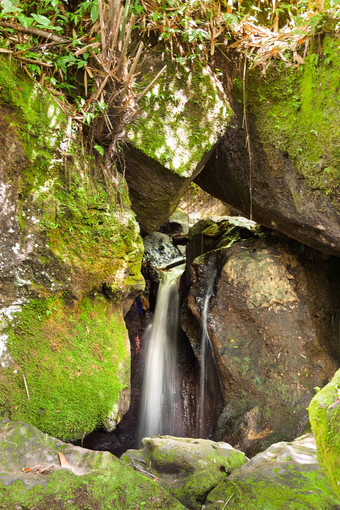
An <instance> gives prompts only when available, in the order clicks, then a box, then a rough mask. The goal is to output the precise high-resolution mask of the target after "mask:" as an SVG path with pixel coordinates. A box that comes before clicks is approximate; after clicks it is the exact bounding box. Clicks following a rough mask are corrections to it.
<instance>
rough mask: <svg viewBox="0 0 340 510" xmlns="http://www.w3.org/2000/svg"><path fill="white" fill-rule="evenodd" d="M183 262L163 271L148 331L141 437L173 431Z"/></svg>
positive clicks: (177, 379) (140, 418) (139, 431)
mask: <svg viewBox="0 0 340 510" xmlns="http://www.w3.org/2000/svg"><path fill="white" fill-rule="evenodd" d="M183 271H184V266H179V267H175V268H173V269H172V270H171V271H167V272H164V273H163V275H162V279H161V282H160V286H159V289H158V294H157V303H156V308H155V315H154V319H153V322H152V325H151V327H150V330H149V331H148V332H146V343H147V348H146V359H145V366H144V377H143V386H142V399H141V410H140V417H139V430H138V439H139V440H141V439H142V438H143V437H151V436H154V435H156V434H172V435H173V434H174V431H175V419H176V418H175V417H176V413H175V405H176V404H175V402H176V395H178V394H179V392H180V388H179V377H178V371H177V346H176V343H177V325H178V308H179V296H178V292H177V281H178V279H179V277H180V276H181V274H182V273H183Z"/></svg>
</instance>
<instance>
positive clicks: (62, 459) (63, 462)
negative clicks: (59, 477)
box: [58, 453, 72, 469]
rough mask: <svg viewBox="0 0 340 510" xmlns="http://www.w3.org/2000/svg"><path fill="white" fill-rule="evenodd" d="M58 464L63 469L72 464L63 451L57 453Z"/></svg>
mask: <svg viewBox="0 0 340 510" xmlns="http://www.w3.org/2000/svg"><path fill="white" fill-rule="evenodd" d="M58 455H59V462H60V466H61V467H62V468H64V469H71V468H72V466H71V464H70V463H69V461H68V460H67V458H66V457H65V455H64V454H63V453H58Z"/></svg>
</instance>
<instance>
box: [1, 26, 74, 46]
mask: <svg viewBox="0 0 340 510" xmlns="http://www.w3.org/2000/svg"><path fill="white" fill-rule="evenodd" d="M0 27H4V28H11V29H13V30H17V31H18V32H24V33H25V34H32V35H36V36H38V37H44V39H49V40H51V41H54V42H57V43H68V42H70V40H69V39H66V37H60V36H59V35H56V34H52V33H51V32H46V31H45V30H40V29H39V28H34V27H27V28H26V27H23V26H22V25H15V24H14V23H10V22H9V21H0Z"/></svg>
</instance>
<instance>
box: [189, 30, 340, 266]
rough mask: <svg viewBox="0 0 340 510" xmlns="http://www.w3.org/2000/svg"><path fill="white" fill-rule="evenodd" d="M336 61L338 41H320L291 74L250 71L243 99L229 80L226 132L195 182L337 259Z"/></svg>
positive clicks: (339, 132)
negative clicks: (230, 108)
mask: <svg viewBox="0 0 340 510" xmlns="http://www.w3.org/2000/svg"><path fill="white" fill-rule="evenodd" d="M339 55H340V52H339V38H338V37H337V36H336V35H333V36H332V37H331V36H324V37H323V38H321V37H320V38H318V39H317V40H315V42H313V43H311V47H310V51H309V54H308V55H307V56H306V58H305V64H302V65H300V66H299V67H298V66H291V67H288V66H287V65H286V63H285V62H282V61H281V62H276V63H275V62H272V63H271V65H270V66H269V67H268V69H267V71H266V75H265V76H264V75H263V74H262V73H261V69H260V66H257V67H256V68H255V69H252V70H250V71H249V72H248V74H247V80H246V81H247V93H246V97H245V98H244V97H243V78H242V76H240V75H239V77H238V78H235V79H234V89H233V96H234V100H235V102H234V105H233V106H234V109H235V113H236V116H235V119H234V123H233V126H232V127H231V126H230V127H228V128H227V130H226V133H225V135H224V137H223V139H222V140H221V143H220V144H219V146H218V149H216V153H215V154H214V155H213V156H212V157H211V158H210V159H209V161H208V162H207V164H206V166H205V167H204V169H203V170H202V172H201V173H200V174H199V175H198V176H197V177H196V179H195V180H196V182H197V184H198V185H199V186H201V187H202V188H203V189H204V190H205V191H207V192H208V193H210V194H212V195H213V196H215V197H217V198H219V199H220V200H223V201H224V202H226V203H228V204H231V205H232V206H233V207H235V208H236V209H238V210H240V211H242V212H243V213H244V214H245V215H252V219H254V220H255V221H256V222H258V223H260V224H262V225H265V226H267V227H269V228H271V229H276V230H279V231H280V232H283V233H285V234H286V235H288V236H290V237H293V238H294V239H297V240H298V241H299V242H301V243H303V244H306V245H308V246H312V247H313V248H316V249H317V250H320V251H325V252H326V253H330V254H334V255H337V256H339V254H340V234H339V223H340V193H339V191H340V166H339V161H340V157H339V156H340V142H339V140H340V127H339V126H340V115H339V111H340V109H339V65H340V60H339V58H340V57H339ZM244 100H245V101H246V105H244V104H243V103H244ZM244 106H246V109H247V115H248V127H249V129H248V132H247V133H246V132H245V130H244V129H243V126H242V122H241V119H242V117H243V109H244ZM242 107H243V108H242ZM248 135H249V141H250V154H249V151H248V148H247V143H246V141H247V136H248ZM250 185H251V186H250ZM250 188H251V189H250Z"/></svg>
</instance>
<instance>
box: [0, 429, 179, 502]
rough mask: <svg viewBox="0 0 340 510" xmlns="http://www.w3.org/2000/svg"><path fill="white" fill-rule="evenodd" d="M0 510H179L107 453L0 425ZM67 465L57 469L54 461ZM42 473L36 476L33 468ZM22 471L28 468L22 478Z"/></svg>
mask: <svg viewBox="0 0 340 510" xmlns="http://www.w3.org/2000/svg"><path fill="white" fill-rule="evenodd" d="M0 431H1V434H2V444H1V449H0V509H1V510H16V509H17V508H18V507H20V508H25V509H27V510H28V509H32V510H46V509H48V510H86V509H88V510H107V509H115V510H139V509H142V508H145V509H146V510H167V509H170V508H171V509H172V510H181V509H183V508H184V507H183V506H182V505H181V504H180V503H179V502H178V501H176V500H175V499H174V498H172V497H171V496H170V495H169V494H168V493H167V492H166V491H164V490H163V489H162V488H161V487H159V486H158V485H157V484H156V483H155V482H153V481H150V480H147V479H146V478H145V477H143V476H142V475H140V474H139V473H136V472H135V471H134V470H132V469H130V468H129V467H127V466H126V465H124V463H123V462H121V461H120V460H119V459H117V458H116V457H114V456H113V455H111V454H109V453H108V452H94V451H89V450H85V449H82V448H79V447H74V446H72V445H68V444H65V443H62V442H61V441H58V440H56V439H54V438H52V437H48V436H47V435H45V434H43V433H42V432H40V431H39V430H37V429H36V428H35V427H32V426H29V425H26V424H24V423H22V422H9V421H7V420H0ZM58 454H62V455H63V456H64V459H66V461H67V462H68V467H66V468H62V467H61V466H60V460H59V455H58ZM37 466H38V467H40V469H41V470H43V469H46V468H47V472H46V473H43V474H38V473H36V472H35V467H37ZM24 468H26V469H27V468H29V470H28V471H27V472H24V471H23V469H24Z"/></svg>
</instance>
